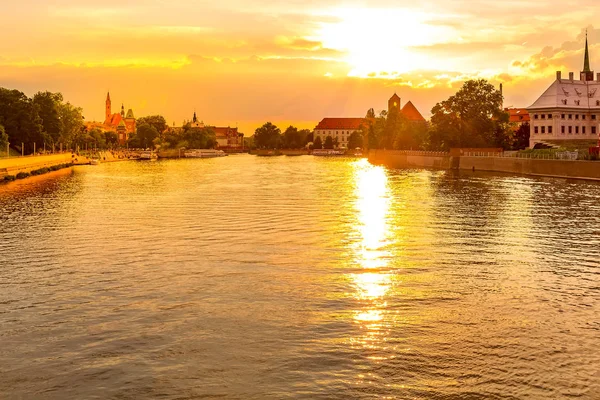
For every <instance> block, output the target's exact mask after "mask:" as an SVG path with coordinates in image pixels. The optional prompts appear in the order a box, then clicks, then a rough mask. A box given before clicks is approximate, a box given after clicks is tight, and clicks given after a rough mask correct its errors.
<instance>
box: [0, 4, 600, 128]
mask: <svg viewBox="0 0 600 400" xmlns="http://www.w3.org/2000/svg"><path fill="white" fill-rule="evenodd" d="M599 17H600V7H598V6H597V0H565V1H563V2H561V3H560V5H557V3H556V2H554V1H549V0H523V1H516V0H506V1H498V0H494V1H491V0H452V1H448V0H425V1H414V0H413V1H405V0H376V1H369V2H366V1H332V0H319V1H313V0H302V1H300V0H288V1H285V2H283V1H274V0H253V1H241V0H223V1H221V2H218V1H200V0H198V1H195V0H119V1H116V0H105V1H91V0H52V1H50V0H20V1H2V2H0V26H2V32H3V35H2V36H3V38H2V40H0V86H2V87H7V88H15V89H19V90H22V91H24V92H25V93H26V94H28V95H32V94H33V93H35V92H36V91H38V90H50V91H60V92H62V93H63V94H64V96H65V98H66V99H67V100H69V101H71V102H72V103H74V104H77V105H79V106H81V107H83V109H84V115H85V116H86V118H87V119H89V120H101V119H103V112H104V99H105V97H106V91H107V90H110V92H111V98H112V100H113V110H114V111H115V112H116V111H117V109H118V108H120V104H121V102H123V103H124V104H125V107H126V108H129V107H131V108H133V110H134V112H135V114H136V116H144V115H149V114H157V113H158V114H162V115H164V116H165V117H166V119H167V121H168V122H169V124H172V123H173V122H175V123H176V124H178V125H179V124H181V122H182V120H183V119H189V118H191V116H192V114H193V112H194V109H195V110H196V111H197V113H198V117H199V118H200V119H202V120H204V122H206V123H209V124H216V125H225V126H226V125H230V126H235V125H236V124H237V125H238V126H239V127H240V129H241V130H242V131H243V132H244V133H246V134H247V135H249V134H252V133H253V131H254V129H255V128H256V127H257V126H259V125H260V124H262V123H263V122H266V121H271V122H273V123H276V124H278V125H279V126H280V127H281V128H282V129H284V128H285V126H286V124H290V123H294V124H296V125H298V126H300V127H303V128H304V127H306V128H314V126H315V125H316V123H317V122H318V121H319V120H320V119H322V118H323V117H326V116H329V117H334V116H363V115H364V114H365V113H366V110H367V109H368V108H370V107H374V108H375V109H376V111H379V110H381V109H383V108H385V107H386V104H387V99H388V98H389V97H390V96H391V95H392V94H393V93H394V92H397V93H398V94H399V95H400V97H401V98H402V101H403V103H404V102H406V101H407V100H412V102H413V103H414V104H415V105H416V106H417V108H419V109H420V110H421V112H422V113H423V115H424V116H426V117H428V116H429V115H430V110H431V108H432V107H433V105H435V103H436V102H438V101H441V100H444V99H446V98H447V97H448V96H449V95H451V94H452V93H454V92H455V91H456V89H457V88H459V87H460V85H461V84H462V82H463V81H464V80H465V79H468V78H476V77H484V78H487V79H490V80H491V81H492V82H493V83H494V84H499V83H500V82H503V83H504V93H505V97H506V104H505V105H507V106H509V105H513V106H518V107H526V106H529V105H531V103H533V101H534V100H535V99H536V98H537V97H538V96H539V95H540V94H541V91H542V90H543V89H545V88H546V87H547V86H549V85H550V83H551V82H552V80H553V79H554V76H555V71H556V70H559V69H560V70H562V71H564V73H567V72H569V71H579V70H580V69H581V68H582V64H583V43H584V40H585V29H586V28H587V29H588V32H589V40H590V52H591V60H592V69H594V67H595V66H597V69H598V71H599V72H600V29H598V30H595V29H594V27H593V25H592V22H593V21H594V20H596V19H598V18H599Z"/></svg>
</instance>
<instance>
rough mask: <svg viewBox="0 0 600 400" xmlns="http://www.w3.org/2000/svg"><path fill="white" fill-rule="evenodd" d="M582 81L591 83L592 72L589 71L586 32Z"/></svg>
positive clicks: (592, 78)
mask: <svg viewBox="0 0 600 400" xmlns="http://www.w3.org/2000/svg"><path fill="white" fill-rule="evenodd" d="M580 76H581V80H582V81H593V80H594V71H592V70H591V69H590V53H589V51H588V40H587V31H585V55H584V56H583V71H581V75H580Z"/></svg>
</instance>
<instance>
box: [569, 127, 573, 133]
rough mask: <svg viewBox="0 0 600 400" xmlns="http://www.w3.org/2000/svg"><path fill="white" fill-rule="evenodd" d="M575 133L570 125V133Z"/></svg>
mask: <svg viewBox="0 0 600 400" xmlns="http://www.w3.org/2000/svg"><path fill="white" fill-rule="evenodd" d="M572 133H573V127H572V126H569V135H570V134H572Z"/></svg>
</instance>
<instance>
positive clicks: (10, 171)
mask: <svg viewBox="0 0 600 400" xmlns="http://www.w3.org/2000/svg"><path fill="white" fill-rule="evenodd" d="M72 159H73V157H72V154H71V153H61V154H49V155H44V156H26V157H13V158H2V159H0V178H2V177H4V176H6V175H16V174H18V173H19V172H31V171H33V170H36V169H41V168H48V167H52V166H54V165H59V164H67V163H71V162H72Z"/></svg>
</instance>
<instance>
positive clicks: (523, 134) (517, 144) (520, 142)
mask: <svg viewBox="0 0 600 400" xmlns="http://www.w3.org/2000/svg"><path fill="white" fill-rule="evenodd" d="M530 132H531V127H530V126H529V123H528V122H525V123H524V124H521V126H519V129H517V131H516V132H515V140H514V143H513V150H523V149H526V148H528V147H529V136H530V134H531V133H530Z"/></svg>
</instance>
